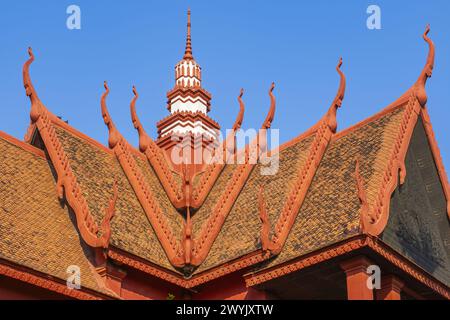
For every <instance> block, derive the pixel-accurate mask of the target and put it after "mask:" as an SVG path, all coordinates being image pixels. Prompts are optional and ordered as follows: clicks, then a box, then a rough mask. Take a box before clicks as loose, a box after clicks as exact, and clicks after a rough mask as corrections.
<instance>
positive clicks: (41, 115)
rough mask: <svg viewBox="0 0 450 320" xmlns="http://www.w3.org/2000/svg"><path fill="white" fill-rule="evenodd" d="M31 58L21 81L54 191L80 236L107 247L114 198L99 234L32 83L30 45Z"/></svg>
mask: <svg viewBox="0 0 450 320" xmlns="http://www.w3.org/2000/svg"><path fill="white" fill-rule="evenodd" d="M28 54H29V56H30V58H29V59H28V60H27V61H26V62H25V64H24V67H23V82H24V87H25V92H26V95H27V96H28V97H29V98H30V100H31V111H30V119H31V121H32V122H33V123H34V124H35V126H36V128H37V129H38V130H39V133H40V135H41V137H42V141H43V143H44V145H45V148H46V150H47V152H48V155H49V157H50V160H51V162H52V164H53V166H54V168H55V171H56V175H57V182H56V191H57V194H58V197H59V198H60V199H65V200H66V201H67V203H68V204H69V206H70V207H71V208H72V210H73V212H74V213H75V217H76V221H77V227H78V229H79V231H80V234H81V237H82V238H83V240H84V241H85V242H86V243H87V244H88V245H89V246H91V247H93V248H105V249H106V248H107V247H108V245H109V234H110V232H109V229H110V227H109V223H110V220H111V219H112V216H113V211H114V205H115V201H113V202H111V205H110V208H109V209H107V212H108V213H109V214H107V215H106V217H105V219H104V220H103V223H102V229H103V230H102V235H101V236H98V234H99V231H100V230H99V227H98V225H97V223H96V222H95V220H94V218H93V216H92V213H91V212H90V210H89V207H88V205H87V202H86V199H85V198H84V196H83V194H82V191H81V188H80V186H79V184H78V182H77V179H76V177H75V175H74V173H73V171H72V168H71V166H70V162H69V158H68V156H67V154H66V153H65V152H64V150H63V148H62V144H61V142H60V141H59V138H58V136H57V134H56V131H55V128H54V126H53V124H52V121H54V118H56V117H55V116H54V115H53V114H52V113H51V112H50V111H48V110H47V108H46V107H45V106H44V105H43V104H42V103H41V101H40V100H39V98H38V96H37V94H36V91H35V89H34V87H33V85H32V82H31V77H30V73H29V67H30V65H31V63H32V62H33V61H34V54H33V51H32V49H31V48H29V49H28Z"/></svg>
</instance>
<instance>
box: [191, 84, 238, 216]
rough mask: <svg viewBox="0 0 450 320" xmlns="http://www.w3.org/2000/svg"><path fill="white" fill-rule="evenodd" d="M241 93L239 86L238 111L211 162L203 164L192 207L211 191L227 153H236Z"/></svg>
mask: <svg viewBox="0 0 450 320" xmlns="http://www.w3.org/2000/svg"><path fill="white" fill-rule="evenodd" d="M243 95H244V89H242V88H241V91H240V93H239V96H238V102H239V113H238V115H237V116H236V119H235V121H234V124H233V127H232V131H231V132H230V133H229V134H228V136H227V137H226V138H225V141H223V143H222V145H221V146H219V147H218V148H216V150H215V151H214V154H213V157H212V159H211V162H210V163H208V164H205V165H204V168H203V170H202V171H203V172H204V174H203V175H202V177H201V178H200V181H199V183H198V185H197V186H196V187H195V188H194V190H193V191H192V200H191V205H192V206H193V207H194V208H199V207H200V206H201V205H202V204H203V202H204V201H205V199H206V196H207V195H208V193H209V191H211V189H212V187H213V186H214V183H215V182H216V180H217V178H218V177H219V175H220V173H221V172H222V169H223V168H224V166H225V159H224V157H227V158H228V155H230V154H233V155H234V154H235V153H236V141H235V139H236V133H237V131H238V130H239V129H240V128H241V126H242V122H243V120H244V113H245V104H244V102H243V101H242V96H243Z"/></svg>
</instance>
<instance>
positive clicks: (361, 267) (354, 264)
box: [340, 256, 373, 300]
mask: <svg viewBox="0 0 450 320" xmlns="http://www.w3.org/2000/svg"><path fill="white" fill-rule="evenodd" d="M371 264H373V263H371V262H370V260H368V259H367V258H366V257H363V256H361V257H356V258H352V259H350V260H347V261H344V262H341V264H340V266H341V268H342V269H343V270H344V271H345V274H346V277H347V298H348V300H373V290H372V289H370V288H369V287H368V285H367V279H368V278H369V276H370V275H369V274H368V273H367V267H368V266H370V265H371Z"/></svg>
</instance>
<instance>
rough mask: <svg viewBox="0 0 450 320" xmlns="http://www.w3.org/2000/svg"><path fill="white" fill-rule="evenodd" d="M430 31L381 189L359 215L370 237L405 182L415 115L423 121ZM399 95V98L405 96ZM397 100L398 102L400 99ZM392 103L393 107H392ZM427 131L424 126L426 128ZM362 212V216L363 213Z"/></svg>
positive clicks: (425, 36) (431, 49)
mask: <svg viewBox="0 0 450 320" xmlns="http://www.w3.org/2000/svg"><path fill="white" fill-rule="evenodd" d="M429 31H430V26H429V25H427V26H426V29H425V32H424V34H423V39H424V40H425V42H427V44H428V47H429V51H428V56H427V61H426V64H425V66H424V68H423V70H422V72H421V74H420V76H419V78H418V80H417V81H416V83H415V84H414V85H413V87H412V88H411V89H410V90H408V91H407V92H406V93H405V95H408V94H409V100H408V101H407V105H406V109H405V112H404V114H403V116H402V117H403V118H402V122H401V126H400V127H399V131H398V134H397V138H396V142H395V145H394V148H393V150H392V154H391V156H390V160H389V162H388V165H387V167H386V169H385V171H384V174H383V178H382V182H381V186H380V188H379V190H378V193H377V196H376V200H375V203H373V204H372V205H371V206H364V207H363V208H362V209H363V212H362V215H361V216H362V219H363V225H364V230H365V231H366V232H367V233H368V234H370V235H373V236H378V235H379V234H381V233H382V232H383V230H384V228H385V227H386V225H387V222H388V219H389V206H390V198H391V195H392V193H393V192H394V191H395V189H396V188H397V186H398V185H399V184H403V183H404V181H405V179H406V166H405V157H406V153H407V151H408V146H409V143H410V140H411V137H412V133H413V130H414V127H415V125H416V123H417V120H418V117H419V115H421V116H422V117H425V119H428V120H429V118H427V115H428V114H427V113H426V102H427V94H426V91H425V84H426V82H427V79H428V78H429V77H431V74H432V70H433V68H434V57H435V47H434V43H433V41H432V40H431V39H430V38H428V33H429ZM405 95H403V96H405ZM399 100H402V98H400V99H399ZM395 106H396V103H394V104H393V107H395ZM426 127H427V125H426ZM432 135H433V134H432V132H431V128H430V127H429V126H428V133H427V136H428V137H429V141H430V136H432ZM432 140H433V138H431V141H432ZM430 144H431V145H432V146H434V147H433V148H434V151H433V154H434V158H435V160H436V163H437V166H438V167H441V170H440V171H439V172H440V174H439V176H440V178H441V181H442V184H443V188H444V193H445V195H446V198H447V203H448V205H447V213H448V214H449V216H450V202H449V198H450V192H449V187H448V182H447V177H446V174H445V171H444V170H442V168H443V166H439V161H441V160H440V155H439V151H438V149H437V145H436V144H435V142H431V143H430ZM364 211H365V212H364Z"/></svg>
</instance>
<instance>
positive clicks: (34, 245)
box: [0, 29, 450, 291]
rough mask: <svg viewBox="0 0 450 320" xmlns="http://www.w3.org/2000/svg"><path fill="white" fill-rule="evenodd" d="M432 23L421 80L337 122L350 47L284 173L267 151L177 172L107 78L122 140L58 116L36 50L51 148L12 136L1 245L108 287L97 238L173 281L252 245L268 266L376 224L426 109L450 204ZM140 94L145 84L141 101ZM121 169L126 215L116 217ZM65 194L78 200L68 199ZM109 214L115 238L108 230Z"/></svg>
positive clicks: (8, 253)
mask: <svg viewBox="0 0 450 320" xmlns="http://www.w3.org/2000/svg"><path fill="white" fill-rule="evenodd" d="M428 31H429V29H427V31H426V33H425V34H424V39H425V40H426V41H427V42H428V44H429V46H430V53H429V57H428V60H427V65H426V67H425V68H424V71H423V72H422V74H421V76H420V78H419V80H418V82H417V83H416V84H415V85H414V86H413V87H412V88H411V89H410V90H408V91H407V92H406V93H405V95H403V96H402V97H401V98H400V99H399V100H397V101H396V102H395V103H394V104H392V105H391V106H389V107H387V108H385V109H384V110H383V111H381V112H380V113H379V114H377V115H375V116H373V117H371V118H369V119H366V120H365V121H363V122H361V123H359V124H357V125H355V126H353V127H351V128H349V129H347V130H344V131H342V132H338V133H336V132H335V131H336V111H337V109H338V108H339V107H340V106H341V104H342V99H343V97H344V91H345V76H344V75H343V73H342V71H341V70H340V66H341V64H342V60H340V62H339V64H338V66H337V71H338V73H339V75H340V77H341V82H340V86H339V90H338V93H337V95H336V97H335V99H334V100H333V103H332V105H331V107H330V109H329V110H328V112H327V113H326V114H325V115H324V117H323V118H322V119H321V120H320V121H319V122H318V123H317V124H316V125H315V126H313V127H312V128H311V129H310V130H308V131H307V132H305V133H304V134H303V135H301V136H299V137H297V138H296V139H294V140H292V141H291V142H289V143H288V144H286V145H285V146H284V147H282V148H281V149H280V151H279V169H278V171H277V172H276V174H274V175H264V174H263V173H262V170H261V169H262V167H263V165H262V164H261V163H258V164H256V165H252V164H251V163H249V162H248V161H247V162H246V163H245V164H226V165H212V166H208V167H207V169H210V170H207V169H206V170H205V171H204V172H203V173H200V174H198V175H197V176H196V177H195V178H194V181H192V183H190V182H189V181H188V180H189V179H187V180H186V178H189V175H188V174H183V172H184V173H186V171H187V170H186V171H183V172H178V173H177V174H173V173H172V168H171V167H170V166H169V165H168V163H166V159H165V158H164V156H163V155H162V151H161V150H160V149H158V148H159V147H157V146H156V145H153V142H151V143H149V142H148V141H149V137H148V136H145V135H143V133H142V132H143V130H142V127H139V126H141V125H140V123H138V120H137V117H136V115H135V118H136V119H135V120H134V121H135V125H136V124H138V127H139V129H140V131H141V132H140V150H141V151H142V152H140V151H138V150H136V149H134V148H133V147H131V146H130V145H129V144H128V142H127V141H126V140H125V139H124V138H123V136H122V135H121V134H120V133H119V132H118V130H117V129H116V128H115V126H114V124H113V121H112V119H111V117H110V115H109V113H108V111H107V107H106V103H105V101H106V100H105V99H106V96H107V94H108V93H109V89H108V87H107V85H106V83H105V89H106V91H105V93H104V94H103V96H102V101H101V104H102V114H103V117H104V120H105V123H106V124H107V126H108V130H109V134H110V136H109V147H110V149H108V148H106V147H104V146H102V145H100V144H99V143H98V142H95V141H93V140H92V139H90V138H89V137H86V136H84V135H83V134H81V133H79V132H78V131H76V130H75V129H74V128H72V127H70V126H69V125H68V124H64V123H63V122H62V121H60V120H58V119H57V118H56V117H55V116H54V115H53V114H51V112H50V111H48V110H47V109H46V108H45V106H44V105H43V104H42V103H41V102H40V100H39V99H38V98H37V95H36V92H35V91H34V87H33V86H32V84H31V80H30V79H29V74H28V68H29V66H30V64H31V62H32V61H33V60H34V56H33V54H32V51H31V50H30V59H29V60H28V61H27V62H26V64H25V66H24V81H25V86H26V88H27V94H28V95H29V96H30V98H31V102H32V108H31V109H32V110H31V119H32V122H33V121H34V124H33V126H32V127H31V128H32V129H33V130H36V131H37V132H39V134H40V135H35V137H37V138H36V139H39V138H40V139H42V141H41V142H40V143H37V144H39V145H40V146H42V149H43V150H44V151H43V150H40V151H36V150H37V149H36V148H34V147H32V146H30V145H29V144H28V145H27V144H25V143H23V142H17V141H15V140H14V139H12V138H4V139H2V138H0V173H1V175H0V199H1V202H0V215H1V216H0V257H1V258H3V259H5V260H8V261H11V262H15V263H18V264H21V265H24V266H26V267H29V268H32V269H34V270H37V271H41V272H44V273H47V274H49V275H53V276H55V277H58V278H60V279H65V276H66V273H65V271H66V268H67V266H68V265H71V264H77V265H79V266H80V267H81V268H82V273H83V274H84V275H85V278H83V279H84V280H83V281H85V286H86V287H88V288H90V289H93V290H97V291H101V290H102V288H100V287H99V285H98V284H97V282H96V278H95V277H96V276H97V275H96V274H95V271H94V270H93V269H92V266H91V265H90V262H89V259H91V258H92V257H91V256H90V252H91V251H90V250H89V249H90V247H95V248H102V249H105V250H108V249H112V250H111V251H110V253H111V254H116V257H118V256H119V254H118V253H117V252H116V251H114V249H120V251H122V252H123V253H125V254H128V256H127V257H126V259H132V258H130V256H131V257H132V256H134V257H137V258H139V260H140V261H139V266H140V267H142V268H141V270H142V269H146V268H145V266H146V265H145V263H147V262H148V264H149V265H151V268H153V267H157V268H153V269H152V270H156V269H157V270H156V271H155V272H156V273H159V274H161V273H164V272H165V271H168V274H169V273H170V278H171V279H172V282H173V283H176V284H178V285H184V286H185V287H192V286H195V285H197V284H198V283H200V280H198V279H199V278H201V277H202V276H203V275H204V274H207V272H208V271H210V270H214V269H217V268H220V266H222V265H228V266H229V265H231V264H233V263H235V262H236V261H239V259H244V258H245V257H249V260H248V261H250V264H255V263H259V262H262V263H261V264H259V265H258V266H257V268H259V270H257V269H255V270H256V271H261V270H265V269H267V268H273V267H274V266H278V265H279V264H283V263H285V262H289V261H290V260H293V259H295V258H297V257H299V256H302V255H305V254H307V253H310V252H313V251H315V250H318V249H321V248H324V247H327V246H329V245H332V244H334V243H337V242H340V241H343V240H345V239H348V238H350V237H353V236H355V235H357V234H360V233H367V234H369V235H371V236H378V235H379V234H380V232H382V230H383V229H384V227H385V225H386V223H387V217H388V215H389V212H388V211H389V200H390V196H391V194H392V192H393V191H394V189H395V187H396V186H397V185H398V184H399V183H401V182H402V179H404V178H405V174H406V172H405V170H404V157H405V154H406V150H407V147H408V144H409V139H410V137H411V135H412V130H413V129H414V125H415V123H416V122H417V119H418V116H419V115H420V116H421V117H422V119H424V121H425V122H426V125H425V129H426V131H427V135H428V137H429V141H431V142H430V143H431V149H432V151H433V154H434V156H435V160H436V159H437V161H436V163H437V164H436V165H437V168H438V172H439V175H440V178H441V180H442V181H443V189H444V193H445V195H446V198H447V203H448V204H447V205H448V208H447V210H448V212H449V216H450V201H449V197H450V189H449V187H448V183H447V181H446V175H445V171H444V169H443V166H442V164H441V163H440V162H441V160H440V157H439V152H438V149H437V145H436V143H435V140H434V137H433V134H432V130H431V125H430V124H429V121H428V115H427V112H426V108H425V103H426V98H427V97H426V92H425V89H424V85H425V82H426V79H427V78H428V77H429V76H430V72H431V71H429V70H432V67H433V61H434V47H433V45H432V42H431V41H430V40H429V39H428V38H427V37H426V35H427V33H428ZM273 88H274V86H273V85H272V87H271V89H270V92H269V94H270V96H271V107H270V111H269V113H268V117H267V118H266V121H265V124H264V125H263V128H270V122H271V121H272V119H273V115H274V112H275V98H274V96H273V94H272V90H273ZM240 97H241V96H240ZM136 98H137V95H136V92H135V98H134V100H133V102H132V103H134V102H135V101H136ZM240 103H241V104H242V101H241V100H240ZM241 107H242V105H241ZM138 131H139V130H138ZM0 137H1V135H0ZM14 141H15V142H14ZM146 141H147V142H146ZM259 141H260V142H261V141H262V140H259ZM29 142H31V143H33V141H31V140H30V141H29ZM145 148H147V149H145ZM149 148H156V149H151V151H150V152H149ZM145 150H146V151H147V152H146V151H145ZM44 152H45V154H44ZM145 152H146V153H145ZM247 155H248V154H247ZM356 163H358V165H357V164H356ZM179 171H180V170H179ZM201 175H202V177H200V176H201ZM203 178H204V179H203ZM55 179H57V181H58V183H55ZM115 182H117V189H118V197H117V201H115V205H114V208H113V209H114V213H115V214H114V217H113V218H112V220H111V221H107V220H105V219H104V218H105V216H106V217H108V216H109V215H106V211H105V209H106V208H108V206H109V204H110V201H111V199H112V198H114V194H115V192H114V190H115V188H114V186H115V185H116V184H115ZM57 187H58V188H57ZM61 187H64V188H61ZM262 187H263V188H262ZM191 188H194V190H193V193H194V194H195V193H196V191H198V190H199V189H200V190H201V191H200V192H198V194H197V195H198V198H199V199H200V200H198V201H197V202H196V205H197V206H196V205H192V212H190V211H189V212H190V213H192V218H191V221H192V233H191V234H189V232H188V231H189V229H190V228H188V227H186V226H189V223H188V222H186V220H187V219H186V218H185V216H184V215H185V214H186V216H187V213H186V211H187V210H186V208H185V207H183V206H187V205H186V203H187V202H186V201H190V200H191V199H192V197H191V198H188V197H187V196H186V195H191V193H190V192H191V191H192V189H191ZM55 189H56V190H57V191H58V192H56V190H55ZM178 189H179V190H178ZM180 190H183V191H180ZM186 190H189V192H188V191H186ZM63 192H64V194H62V193H63ZM178 192H180V193H178ZM183 192H184V194H183V196H181V195H180V194H181V193H183ZM58 194H59V195H60V196H61V197H62V196H63V195H64V196H65V200H66V201H62V200H61V201H60V200H58ZM178 196H180V197H178ZM183 197H184V198H183ZM194 198H195V196H194ZM67 205H70V206H71V207H72V209H73V210H71V211H70V212H69V211H68V210H67ZM73 213H74V214H73ZM266 216H267V218H266ZM105 221H106V222H105ZM109 226H110V230H111V237H110V238H108V237H106V236H105V237H104V234H108V232H105V230H106V231H108V227H109ZM77 227H78V228H77ZM97 231H99V233H97ZM102 233H104V234H102ZM83 240H84V241H83ZM186 248H191V249H190V251H188V252H189V254H186V252H185V250H186ZM111 256H112V255H110V257H111ZM250 258H251V259H253V260H251V259H250ZM142 260H143V261H144V262H142ZM122 262H123V261H122ZM191 262H192V265H193V266H195V267H194V268H190V267H191V266H190V265H189V264H190V263H191ZM238 264H239V263H236V265H235V266H236V268H239V267H240V266H238ZM244 265H245V266H248V265H249V264H242V266H244ZM135 266H136V264H135ZM183 267H187V268H185V269H184V270H183V271H184V273H191V272H192V273H193V274H191V275H192V276H193V277H192V283H194V282H195V281H197V282H195V283H194V285H193V284H192V283H191V284H186V283H187V282H188V281H190V280H187V279H184V278H183V277H182V275H181V272H180V269H182V268H183ZM233 268H235V267H233ZM236 268H235V269H233V271H234V270H236ZM147 269H149V268H147ZM230 270H231V268H230ZM152 272H153V271H152ZM230 272H231V271H230ZM219 273H220V272H219ZM219 273H217V274H219ZM222 274H223V273H222ZM167 279H168V278H167V277H166V280H167ZM205 279H207V280H206V281H208V280H211V277H206V278H205ZM183 281H184V282H183Z"/></svg>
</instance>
